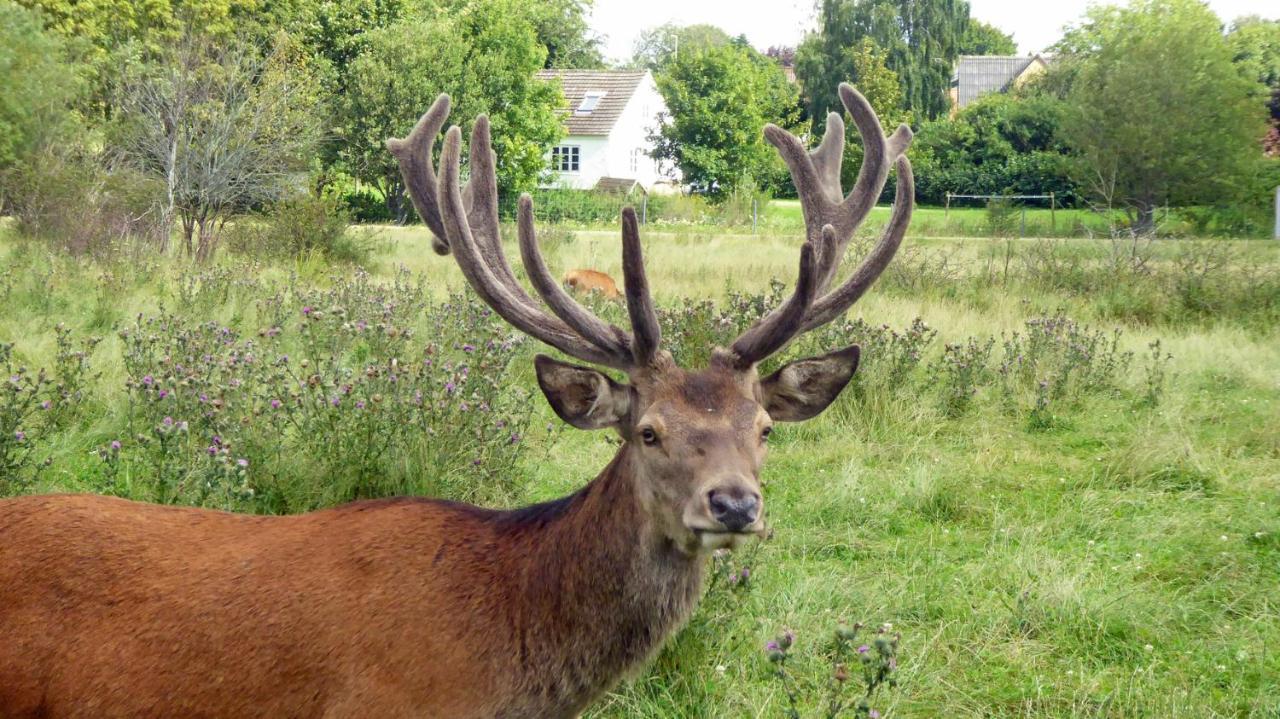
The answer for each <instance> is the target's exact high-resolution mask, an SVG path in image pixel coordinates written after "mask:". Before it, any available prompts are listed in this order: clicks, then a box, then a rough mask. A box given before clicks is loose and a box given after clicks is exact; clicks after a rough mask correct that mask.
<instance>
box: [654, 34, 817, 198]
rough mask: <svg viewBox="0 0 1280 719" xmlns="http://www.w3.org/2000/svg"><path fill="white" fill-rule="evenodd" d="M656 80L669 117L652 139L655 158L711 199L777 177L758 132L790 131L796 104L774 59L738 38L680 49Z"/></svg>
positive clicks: (797, 112) (776, 166)
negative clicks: (775, 127)
mask: <svg viewBox="0 0 1280 719" xmlns="http://www.w3.org/2000/svg"><path fill="white" fill-rule="evenodd" d="M657 82H658V90H659V91H660V92H661V93H662V97H663V99H664V100H665V101H666V105H667V109H668V111H669V112H670V116H669V117H668V118H666V119H667V120H668V121H667V122H664V123H663V125H662V126H661V128H660V129H659V132H658V134H657V135H656V136H655V138H654V139H655V140H656V142H657V147H656V148H655V150H654V157H655V158H658V159H665V160H671V161H674V162H675V163H676V165H677V166H678V167H679V168H680V170H681V171H682V172H683V173H684V177H685V179H686V180H687V181H689V182H690V183H691V184H693V185H694V186H695V187H697V188H699V189H701V190H703V191H705V192H708V193H711V194H713V195H716V194H721V193H723V192H725V191H727V190H730V189H733V188H734V187H739V186H752V185H761V184H768V183H771V182H772V181H773V179H774V176H775V175H777V174H779V172H780V170H781V166H780V162H779V161H778V160H777V157H776V155H775V154H774V153H773V150H772V148H771V147H769V146H768V145H767V143H766V142H765V141H764V137H763V135H762V134H761V132H760V130H761V128H762V127H763V126H764V124H765V123H766V122H772V123H774V124H776V125H780V126H782V127H787V128H793V127H794V126H795V125H796V124H797V123H798V122H799V119H800V106H799V97H798V95H797V92H796V89H795V86H794V85H792V84H791V83H789V82H787V80H786V77H785V76H784V75H783V74H782V70H781V68H780V67H779V66H778V64H777V63H776V62H774V61H773V60H772V59H770V58H767V57H764V56H763V55H761V54H760V53H758V52H756V51H755V50H754V49H752V48H751V47H750V46H749V45H747V44H746V43H745V42H741V41H734V42H731V43H729V44H727V45H715V46H712V47H708V48H705V49H702V50H699V51H693V52H686V51H685V50H684V49H681V51H680V55H679V57H677V58H675V59H674V60H672V61H671V63H670V65H669V66H668V67H667V69H666V71H664V72H662V73H661V74H659V75H658V78H657Z"/></svg>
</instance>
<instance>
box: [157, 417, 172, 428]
mask: <svg viewBox="0 0 1280 719" xmlns="http://www.w3.org/2000/svg"><path fill="white" fill-rule="evenodd" d="M160 424H163V425H164V426H166V427H172V426H173V417H165V418H164V419H162V420H160Z"/></svg>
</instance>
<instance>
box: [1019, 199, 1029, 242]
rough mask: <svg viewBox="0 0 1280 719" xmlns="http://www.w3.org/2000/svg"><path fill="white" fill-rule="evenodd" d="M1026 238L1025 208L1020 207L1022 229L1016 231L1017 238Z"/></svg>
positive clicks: (1024, 206)
mask: <svg viewBox="0 0 1280 719" xmlns="http://www.w3.org/2000/svg"><path fill="white" fill-rule="evenodd" d="M1026 236H1027V206H1026V205H1025V204H1024V205H1023V206H1022V229H1020V230H1018V237H1026Z"/></svg>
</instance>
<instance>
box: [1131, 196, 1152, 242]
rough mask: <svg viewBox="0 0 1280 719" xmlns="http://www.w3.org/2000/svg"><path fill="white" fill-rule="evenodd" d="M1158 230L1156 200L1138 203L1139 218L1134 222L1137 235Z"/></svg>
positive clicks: (1148, 233)
mask: <svg viewBox="0 0 1280 719" xmlns="http://www.w3.org/2000/svg"><path fill="white" fill-rule="evenodd" d="M1155 231H1156V205H1155V203H1154V202H1146V201H1141V202H1139V203H1138V219H1137V220H1136V221H1135V222H1134V223H1133V232H1134V234H1137V235H1151V234H1155Z"/></svg>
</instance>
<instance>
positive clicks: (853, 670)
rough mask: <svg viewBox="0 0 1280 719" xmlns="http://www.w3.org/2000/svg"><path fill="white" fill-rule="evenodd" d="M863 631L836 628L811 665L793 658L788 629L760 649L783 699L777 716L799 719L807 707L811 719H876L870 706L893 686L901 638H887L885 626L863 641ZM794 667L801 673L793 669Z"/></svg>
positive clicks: (792, 635) (852, 626)
mask: <svg viewBox="0 0 1280 719" xmlns="http://www.w3.org/2000/svg"><path fill="white" fill-rule="evenodd" d="M863 629H864V628H863V625H862V624H860V623H855V624H846V623H843V622H841V623H840V624H839V625H837V627H836V629H835V631H834V632H833V635H832V637H831V640H830V642H829V644H828V645H827V646H826V647H825V648H824V649H823V650H821V652H820V661H816V662H815V661H808V662H804V659H805V658H804V657H802V656H799V653H798V652H797V650H796V646H797V645H796V641H797V637H796V634H795V632H793V631H792V630H790V629H787V630H784V631H782V632H781V633H779V634H778V636H776V637H775V638H773V639H772V640H770V641H769V642H767V643H766V644H765V647H764V654H765V658H766V659H767V660H768V661H769V667H770V674H771V676H772V677H773V678H775V679H776V680H777V681H778V683H779V686H780V687H781V689H782V692H783V695H784V696H785V697H786V698H787V706H786V707H785V708H784V709H783V713H784V715H785V716H787V717H788V719H801V718H802V717H803V716H804V714H803V713H802V708H808V707H812V708H813V709H814V711H813V715H814V716H822V717H825V718H826V719H836V718H837V717H841V716H851V717H859V718H861V719H880V717H881V716H882V714H881V712H880V711H879V710H878V709H875V708H873V706H872V704H873V703H874V701H875V699H876V697H877V695H878V693H879V692H880V690H881V689H882V688H883V687H886V686H887V687H890V688H893V687H896V686H897V685H898V680H897V677H896V676H895V673H896V672H897V669H898V645H899V643H900V642H901V639H902V637H901V635H900V634H898V633H893V632H892V629H893V626H892V625H890V624H884V625H881V626H880V627H879V628H877V629H876V630H875V633H874V634H873V635H871V636H867V637H866V638H864V634H865V633H864V632H863ZM810 659H812V658H810ZM800 664H803V668H801V669H798V668H797V666H798V665H800ZM810 670H812V671H810ZM815 672H821V674H822V675H825V676H824V678H822V679H816V678H814V677H813V676H812V674H813V673H815ZM819 696H821V699H819Z"/></svg>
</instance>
